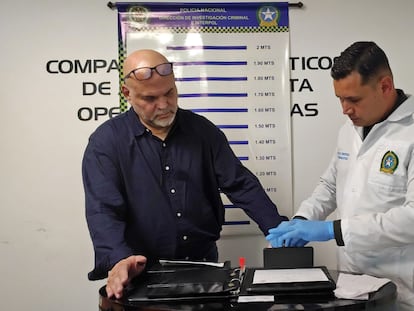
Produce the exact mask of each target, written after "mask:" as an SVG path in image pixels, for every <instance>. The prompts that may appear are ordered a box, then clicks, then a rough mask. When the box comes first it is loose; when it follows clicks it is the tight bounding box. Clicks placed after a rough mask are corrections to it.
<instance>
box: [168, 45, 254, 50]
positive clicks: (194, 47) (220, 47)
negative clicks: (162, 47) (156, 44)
mask: <svg viewBox="0 0 414 311" xmlns="http://www.w3.org/2000/svg"><path fill="white" fill-rule="evenodd" d="M167 50H173V51H183V50H247V46H246V45H192V46H167Z"/></svg>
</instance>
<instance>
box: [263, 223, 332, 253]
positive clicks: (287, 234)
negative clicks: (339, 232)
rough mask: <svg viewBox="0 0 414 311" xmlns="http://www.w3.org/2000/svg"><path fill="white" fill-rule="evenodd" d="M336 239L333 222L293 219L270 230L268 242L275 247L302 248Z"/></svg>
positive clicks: (267, 237)
mask: <svg viewBox="0 0 414 311" xmlns="http://www.w3.org/2000/svg"><path fill="white" fill-rule="evenodd" d="M334 237H335V235H334V229H333V221H320V220H302V219H293V220H291V221H282V222H281V223H280V224H279V226H277V227H276V228H272V229H270V230H269V234H268V235H267V236H266V240H268V241H269V242H270V244H271V245H272V246H273V247H283V246H286V247H289V246H290V247H292V246H293V247H300V246H304V245H305V244H306V243H307V242H311V241H328V240H331V239H333V238H334Z"/></svg>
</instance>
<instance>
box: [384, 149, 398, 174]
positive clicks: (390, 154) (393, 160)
mask: <svg viewBox="0 0 414 311" xmlns="http://www.w3.org/2000/svg"><path fill="white" fill-rule="evenodd" d="M397 167H398V157H397V155H396V154H395V152H394V151H391V150H388V151H387V152H386V153H385V154H384V156H383V157H382V161H381V168H380V171H381V172H384V173H387V174H393V173H394V172H395V170H396V169H397Z"/></svg>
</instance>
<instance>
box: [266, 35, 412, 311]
mask: <svg viewBox="0 0 414 311" xmlns="http://www.w3.org/2000/svg"><path fill="white" fill-rule="evenodd" d="M331 76H332V78H333V86H334V90H335V94H336V96H337V97H338V98H339V100H340V103H341V106H342V110H343V113H344V114H345V115H347V116H348V117H349V120H348V121H347V122H346V123H345V124H344V125H343V127H342V128H341V130H340V132H339V135H338V141H337V146H336V150H335V154H334V155H333V158H332V160H331V162H330V164H329V167H328V169H327V170H326V172H325V173H324V174H323V175H322V176H321V178H320V182H319V184H318V185H317V187H316V189H315V191H314V192H313V194H312V195H311V196H310V197H309V198H308V199H307V200H305V201H304V202H302V204H301V205H300V207H299V209H298V211H297V213H296V215H295V216H294V219H293V220H291V221H286V222H282V223H281V224H280V225H279V226H278V227H276V228H273V229H270V230H269V235H268V236H267V237H266V239H267V240H269V241H270V243H271V244H272V246H273V247H280V246H283V245H284V246H303V245H305V244H306V243H308V242H310V241H327V240H331V239H335V240H336V243H337V245H338V246H339V248H338V250H339V258H338V262H339V269H340V270H345V271H352V272H358V273H365V274H369V275H372V276H376V277H381V278H388V279H391V280H392V281H393V282H394V283H395V284H396V285H397V287H398V299H397V300H398V307H399V310H404V311H408V310H411V311H412V310H414V288H413V287H414V284H413V283H414V98H413V97H412V96H410V95H406V94H405V93H404V92H403V91H402V90H400V89H396V88H395V87H394V82H393V75H392V72H391V69H390V66H389V63H388V59H387V56H386V55H385V53H384V52H383V50H382V49H381V48H379V47H378V46H377V45H376V44H375V43H374V42H355V43H353V44H352V45H351V46H350V47H348V48H347V49H346V50H344V51H343V52H342V53H341V55H340V56H339V57H338V58H337V59H336V60H335V62H334V65H333V67H332V70H331ZM334 210H337V215H338V219H337V220H334V221H326V220H325V219H326V217H327V216H328V215H329V214H331V213H332V212H333V211H334Z"/></svg>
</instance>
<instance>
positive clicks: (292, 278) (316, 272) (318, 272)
mask: <svg viewBox="0 0 414 311" xmlns="http://www.w3.org/2000/svg"><path fill="white" fill-rule="evenodd" d="M315 281H329V279H328V277H327V276H326V274H325V273H324V272H323V271H322V269H320V268H302V269H265V270H256V271H255V272H254V276H253V284H266V283H293V282H315Z"/></svg>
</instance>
